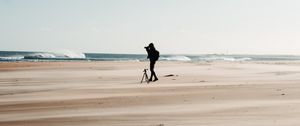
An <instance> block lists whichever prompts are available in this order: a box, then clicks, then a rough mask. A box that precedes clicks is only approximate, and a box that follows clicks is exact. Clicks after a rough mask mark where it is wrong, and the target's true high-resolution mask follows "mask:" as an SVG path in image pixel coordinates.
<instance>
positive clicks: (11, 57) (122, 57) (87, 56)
mask: <svg viewBox="0 0 300 126" xmlns="http://www.w3.org/2000/svg"><path fill="white" fill-rule="evenodd" d="M146 60H147V55H146V54H109V53H78V52H72V51H64V52H26V51H25V52H24V51H0V62H16V61H37V62H39V61H146ZM159 60H160V61H190V62H193V61H232V62H235V61H282V60H285V61H289V60H290V61H295V60H300V56H297V55H224V54H200V55H167V54H166V55H165V54H161V56H160V58H159Z"/></svg>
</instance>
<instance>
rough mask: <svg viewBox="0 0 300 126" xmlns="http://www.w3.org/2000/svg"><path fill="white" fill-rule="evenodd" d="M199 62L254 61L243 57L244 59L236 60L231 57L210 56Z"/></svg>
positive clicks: (202, 58)
mask: <svg viewBox="0 0 300 126" xmlns="http://www.w3.org/2000/svg"><path fill="white" fill-rule="evenodd" d="M199 60H204V61H248V60H252V58H249V57H242V58H236V57H229V56H227V57H226V56H208V57H201V58H199Z"/></svg>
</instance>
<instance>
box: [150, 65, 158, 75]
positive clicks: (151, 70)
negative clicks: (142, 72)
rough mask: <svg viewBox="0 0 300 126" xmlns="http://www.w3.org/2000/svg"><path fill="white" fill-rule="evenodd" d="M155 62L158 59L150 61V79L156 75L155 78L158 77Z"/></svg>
mask: <svg viewBox="0 0 300 126" xmlns="http://www.w3.org/2000/svg"><path fill="white" fill-rule="evenodd" d="M155 62H156V61H150V72H151V76H150V80H152V77H153V76H154V79H158V78H157V76H156V74H155V72H154V66H155Z"/></svg>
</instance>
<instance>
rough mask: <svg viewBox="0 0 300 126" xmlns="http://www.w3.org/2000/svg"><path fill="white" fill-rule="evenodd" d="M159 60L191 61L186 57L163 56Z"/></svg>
mask: <svg viewBox="0 0 300 126" xmlns="http://www.w3.org/2000/svg"><path fill="white" fill-rule="evenodd" d="M160 59H161V60H167V61H192V59H191V58H189V57H187V56H165V57H161V58H160Z"/></svg>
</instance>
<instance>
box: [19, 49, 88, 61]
mask: <svg viewBox="0 0 300 126" xmlns="http://www.w3.org/2000/svg"><path fill="white" fill-rule="evenodd" d="M85 58H86V57H85V54H83V53H78V52H72V51H64V52H39V53H32V54H29V55H25V56H24V59H49V60H51V59H55V60H57V59H66V60H67V59H70V60H71V59H85Z"/></svg>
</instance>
